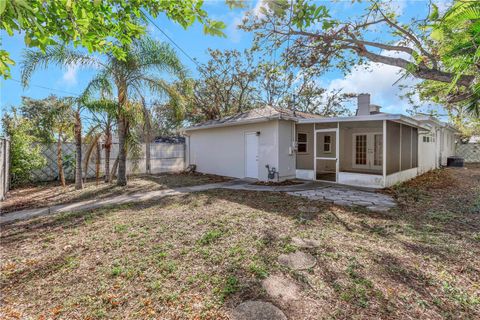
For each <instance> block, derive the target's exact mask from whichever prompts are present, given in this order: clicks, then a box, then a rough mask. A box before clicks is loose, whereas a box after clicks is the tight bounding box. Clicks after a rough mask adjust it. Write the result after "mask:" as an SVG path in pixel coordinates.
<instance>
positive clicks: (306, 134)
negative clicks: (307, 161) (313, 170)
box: [297, 131, 308, 154]
mask: <svg viewBox="0 0 480 320" xmlns="http://www.w3.org/2000/svg"><path fill="white" fill-rule="evenodd" d="M299 134H304V135H305V137H306V141H305V142H299V141H298V135H299ZM300 144H304V145H305V151H299V148H298V146H299V145H300ZM297 153H298V154H308V133H307V132H301V131H298V132H297Z"/></svg>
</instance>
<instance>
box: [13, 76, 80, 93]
mask: <svg viewBox="0 0 480 320" xmlns="http://www.w3.org/2000/svg"><path fill="white" fill-rule="evenodd" d="M10 80H12V81H15V82H18V83H22V81H20V80H17V79H13V78H10ZM30 86H32V87H37V88H40V89H45V90H51V91H58V92H62V93H66V94H70V95H73V96H76V97H80V95H79V94H78V93H73V92H69V91H65V90H61V89H54V88H50V87H45V86H41V85H38V84H30Z"/></svg>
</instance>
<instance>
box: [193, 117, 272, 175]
mask: <svg viewBox="0 0 480 320" xmlns="http://www.w3.org/2000/svg"><path fill="white" fill-rule="evenodd" d="M278 127H279V124H278V121H268V122H260V123H255V124H248V125H237V126H229V127H221V128H211V129H201V130H195V131H189V132H188V135H189V136H190V138H189V140H190V141H189V150H187V152H189V154H190V157H189V161H190V164H195V165H196V166H197V171H199V172H202V173H210V174H217V175H222V176H228V177H235V178H244V177H245V133H246V132H256V131H260V136H259V137H258V138H259V139H258V159H259V161H258V171H259V173H258V177H259V179H260V180H267V178H268V176H267V169H266V168H265V165H267V164H268V165H270V166H271V167H275V168H278V141H279V130H278Z"/></svg>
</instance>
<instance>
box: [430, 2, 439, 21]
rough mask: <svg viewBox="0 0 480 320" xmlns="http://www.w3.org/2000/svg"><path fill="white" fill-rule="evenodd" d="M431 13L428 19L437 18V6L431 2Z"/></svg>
mask: <svg viewBox="0 0 480 320" xmlns="http://www.w3.org/2000/svg"><path fill="white" fill-rule="evenodd" d="M432 8H433V10H432V13H431V14H430V17H429V18H430V20H437V19H438V6H437V5H436V4H435V3H432Z"/></svg>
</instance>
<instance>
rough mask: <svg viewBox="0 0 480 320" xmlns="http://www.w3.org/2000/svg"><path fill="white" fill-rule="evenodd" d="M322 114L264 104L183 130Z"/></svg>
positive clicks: (301, 117)
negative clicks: (263, 105)
mask: <svg viewBox="0 0 480 320" xmlns="http://www.w3.org/2000/svg"><path fill="white" fill-rule="evenodd" d="M318 118H322V116H319V115H316V114H312V113H305V112H300V111H295V112H294V111H292V110H289V109H284V108H275V107H272V106H265V107H260V108H255V109H251V110H248V111H245V112H241V113H237V114H234V115H232V116H228V117H224V118H221V119H217V120H209V121H205V122H201V123H198V124H195V125H192V126H190V127H188V128H185V129H184V130H185V131H189V130H198V129H207V128H215V127H224V126H232V125H240V124H247V123H255V122H263V121H269V120H274V119H283V120H294V121H297V120H299V119H318Z"/></svg>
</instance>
